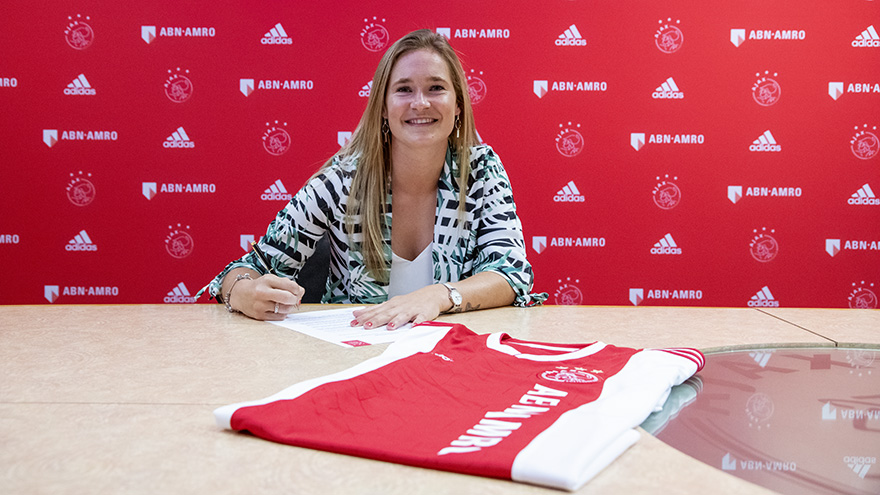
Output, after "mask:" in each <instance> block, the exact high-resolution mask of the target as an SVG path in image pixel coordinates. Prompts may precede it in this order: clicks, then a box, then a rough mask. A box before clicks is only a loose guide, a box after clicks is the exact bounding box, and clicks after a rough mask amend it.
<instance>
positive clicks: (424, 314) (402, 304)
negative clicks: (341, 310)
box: [351, 284, 452, 330]
mask: <svg viewBox="0 0 880 495" xmlns="http://www.w3.org/2000/svg"><path fill="white" fill-rule="evenodd" d="M448 294H449V291H448V290H447V289H446V287H444V286H443V285H441V284H434V285H429V286H427V287H423V288H421V289H419V290H417V291H413V292H410V293H409V294H404V295H401V296H395V297H392V298H391V299H389V300H387V301H385V302H383V303H382V304H377V305H375V306H367V307H366V308H362V309H358V310H356V311H354V313H353V314H354V318H355V319H354V320H353V321H352V322H351V326H353V327H356V326H363V327H364V328H365V329H367V330H370V329H373V328H378V327H381V326H382V325H388V330H395V329H397V328H400V327H401V326H402V325H405V324H407V323H410V322H411V323H412V324H413V325H418V324H419V323H423V322H426V321H430V320H433V319H434V318H437V317H438V316H439V315H440V313H442V312H443V311H445V310H448V309H449V308H451V307H452V303H451V302H450V301H449V295H448Z"/></svg>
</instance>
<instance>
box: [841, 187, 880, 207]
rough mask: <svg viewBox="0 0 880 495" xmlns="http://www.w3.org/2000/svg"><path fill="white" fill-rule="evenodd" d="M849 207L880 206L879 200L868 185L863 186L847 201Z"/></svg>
mask: <svg viewBox="0 0 880 495" xmlns="http://www.w3.org/2000/svg"><path fill="white" fill-rule="evenodd" d="M847 203H849V204H851V205H866V206H880V199H877V196H875V195H874V191H873V190H872V189H871V186H869V185H868V184H865V185H863V186H862V187H860V188H859V190H858V191H856V192H854V193H853V195H852V197H851V198H849V199H848V200H847Z"/></svg>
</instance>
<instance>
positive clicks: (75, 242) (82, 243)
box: [64, 230, 98, 251]
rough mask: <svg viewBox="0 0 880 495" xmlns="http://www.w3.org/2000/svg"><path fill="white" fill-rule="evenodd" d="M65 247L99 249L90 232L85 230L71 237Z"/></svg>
mask: <svg viewBox="0 0 880 495" xmlns="http://www.w3.org/2000/svg"><path fill="white" fill-rule="evenodd" d="M64 249H65V250H67V251H97V250H98V246H96V245H94V244H93V243H92V239H91V238H89V234H87V233H86V231H85V230H80V231H79V234H77V235H76V236H75V237H74V238H73V239H71V240H70V241H69V242H68V243H67V245H66V246H64Z"/></svg>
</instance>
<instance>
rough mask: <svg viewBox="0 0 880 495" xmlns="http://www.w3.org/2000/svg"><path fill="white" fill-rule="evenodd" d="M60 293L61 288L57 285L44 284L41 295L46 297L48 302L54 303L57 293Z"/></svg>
mask: <svg viewBox="0 0 880 495" xmlns="http://www.w3.org/2000/svg"><path fill="white" fill-rule="evenodd" d="M60 293H61V288H60V287H58V286H57V285H44V286H43V297H45V298H46V300H47V301H49V302H50V303H54V302H55V301H57V300H58V295H59V294H60Z"/></svg>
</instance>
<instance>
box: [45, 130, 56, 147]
mask: <svg viewBox="0 0 880 495" xmlns="http://www.w3.org/2000/svg"><path fill="white" fill-rule="evenodd" d="M43 142H44V143H46V146H48V147H50V148H51V147H52V146H55V143H57V142H58V129H43Z"/></svg>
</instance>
